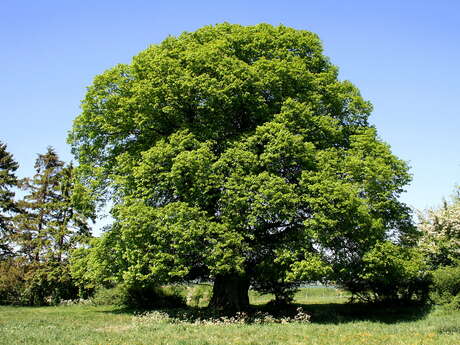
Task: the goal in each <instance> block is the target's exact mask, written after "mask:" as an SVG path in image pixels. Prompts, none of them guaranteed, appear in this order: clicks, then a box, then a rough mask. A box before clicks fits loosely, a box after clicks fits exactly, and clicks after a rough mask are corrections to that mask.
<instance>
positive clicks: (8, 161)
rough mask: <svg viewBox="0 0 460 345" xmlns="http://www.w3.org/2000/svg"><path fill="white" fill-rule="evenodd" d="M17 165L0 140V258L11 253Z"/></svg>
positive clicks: (15, 207) (15, 206) (16, 209)
mask: <svg viewBox="0 0 460 345" xmlns="http://www.w3.org/2000/svg"><path fill="white" fill-rule="evenodd" d="M18 167H19V165H18V163H17V162H15V160H14V159H13V156H12V154H11V153H9V152H8V151H7V146H6V144H4V143H2V142H0V259H3V258H5V257H7V256H10V255H12V253H13V251H12V248H11V237H12V223H11V218H12V215H13V214H14V213H17V212H18V206H17V203H16V201H15V200H14V196H15V193H14V191H13V190H12V189H13V188H15V187H17V186H18V184H19V180H18V178H17V177H16V175H15V172H16V170H17V169H18Z"/></svg>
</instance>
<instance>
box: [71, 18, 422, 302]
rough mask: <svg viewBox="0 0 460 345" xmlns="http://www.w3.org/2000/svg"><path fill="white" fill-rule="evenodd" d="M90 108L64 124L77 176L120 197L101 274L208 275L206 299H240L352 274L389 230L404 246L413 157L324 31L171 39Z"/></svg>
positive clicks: (242, 30)
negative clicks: (403, 154)
mask: <svg viewBox="0 0 460 345" xmlns="http://www.w3.org/2000/svg"><path fill="white" fill-rule="evenodd" d="M82 109H83V111H82V113H81V114H80V115H79V116H78V117H77V118H76V120H75V122H74V126H73V129H72V131H71V133H70V135H69V142H70V143H71V145H72V148H73V152H74V154H75V156H76V158H77V160H78V161H79V164H80V166H79V173H80V177H81V180H82V181H83V183H85V184H86V185H87V186H88V187H90V188H92V190H93V192H94V193H95V195H98V196H99V199H101V200H102V199H108V198H110V196H112V201H113V202H114V205H115V206H114V208H113V210H112V213H113V216H114V218H115V225H114V226H113V228H112V230H110V231H109V232H107V233H106V234H105V235H104V237H105V238H103V239H102V240H101V242H100V244H99V246H98V249H96V251H100V252H104V249H101V246H103V245H104V244H109V245H110V251H111V258H112V260H111V261H110V262H109V266H110V267H105V268H100V267H96V268H93V269H90V271H92V272H99V273H102V274H108V275H106V276H105V277H103V278H102V279H114V280H118V281H124V282H126V283H127V284H129V285H131V286H133V287H143V286H148V285H150V284H162V283H165V282H177V281H184V280H192V279H197V278H200V279H214V281H215V282H216V284H215V291H214V298H213V299H212V300H211V304H213V305H214V306H220V307H224V308H227V307H229V308H231V307H233V308H236V309H240V308H242V307H244V306H245V305H247V303H248V300H247V297H245V295H246V296H247V289H248V287H249V285H250V284H252V285H253V286H254V287H255V288H257V289H259V290H260V291H263V292H273V293H275V294H276V295H277V299H278V300H289V295H290V294H291V293H292V289H293V288H295V286H296V283H298V282H299V281H316V280H320V279H327V278H329V279H334V280H335V281H337V282H339V283H341V284H347V283H348V282H350V281H352V279H353V278H354V277H356V276H357V275H358V274H360V273H361V272H362V271H363V257H364V256H365V255H366V252H368V251H369V250H371V249H372V248H373V247H374V245H375V244H376V243H378V242H380V241H384V240H387V239H389V237H390V231H391V233H392V234H391V238H393V239H397V241H399V242H400V243H408V242H410V239H411V236H412V233H413V230H414V228H413V226H412V224H411V221H410V215H409V209H408V208H407V207H406V206H405V205H404V204H402V203H401V202H400V201H398V196H399V194H400V193H401V192H402V190H403V187H404V185H406V184H407V183H408V182H409V180H410V176H409V174H408V172H407V166H406V164H405V163H404V162H403V161H401V160H399V159H398V158H397V157H395V156H394V155H393V154H392V153H391V151H390V148H389V146H388V145H386V144H385V143H383V142H382V141H381V140H380V139H379V138H378V137H377V134H376V130H375V129H374V128H373V127H372V126H370V125H369V124H368V121H367V118H368V116H369V114H370V111H371V105H370V104H369V103H368V102H366V101H364V100H363V99H362V97H361V96H360V94H359V91H358V90H357V89H356V88H355V87H354V86H353V85H352V84H351V83H350V82H348V81H340V80H339V79H338V70H337V68H336V67H335V66H334V65H332V64H331V63H330V62H329V60H328V59H327V58H326V57H325V56H324V55H323V54H322V47H321V43H320V41H319V39H318V37H317V36H316V35H315V34H312V33H310V32H307V31H300V30H294V29H291V28H287V27H284V26H278V27H273V26H270V25H266V24H261V25H256V26H250V27H243V26H239V25H231V24H220V25H216V26H213V27H212V26H209V27H204V28H202V29H199V30H197V31H196V32H193V33H184V34H182V35H181V36H179V37H177V38H175V37H169V38H167V39H166V40H165V41H163V42H162V43H161V44H159V45H152V46H151V47H150V48H148V49H146V50H145V51H143V52H141V53H140V54H139V55H137V56H136V57H134V58H133V61H132V63H131V64H129V65H118V66H116V67H114V68H112V69H110V70H108V71H106V72H105V73H103V74H101V75H99V76H97V77H96V78H95V80H94V83H93V85H91V86H90V87H89V89H88V92H87V95H86V97H85V99H84V101H83V104H82ZM109 192H110V193H109ZM108 251H109V250H108V249H106V250H105V252H108ZM90 256H91V257H92V259H91V260H92V261H91V262H93V263H95V264H96V266H103V265H104V263H108V262H107V261H108V260H107V259H103V260H102V261H100V260H99V261H98V260H97V257H101V255H100V254H97V253H96V254H90ZM93 259H94V260H93ZM82 260H85V259H82ZM113 263H115V267H114V265H113ZM235 291H236V292H235Z"/></svg>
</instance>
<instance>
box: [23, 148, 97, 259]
mask: <svg viewBox="0 0 460 345" xmlns="http://www.w3.org/2000/svg"><path fill="white" fill-rule="evenodd" d="M35 171H36V174H35V175H34V177H33V178H30V179H26V180H25V183H24V188H25V190H26V191H27V192H28V193H27V194H26V196H25V197H24V200H22V201H21V206H22V207H23V209H24V213H23V214H22V215H20V216H19V217H17V222H16V226H17V228H18V234H19V235H18V244H19V246H20V248H21V249H20V250H21V252H22V254H23V255H25V256H26V257H27V258H28V259H29V260H30V261H32V262H37V263H39V262H42V263H43V262H49V261H57V262H61V261H62V260H63V258H64V257H65V256H67V253H68V252H69V250H70V249H71V248H73V247H74V246H75V245H77V243H78V242H80V241H81V240H83V239H84V238H86V237H88V236H90V228H89V225H88V219H89V217H90V215H91V214H90V213H89V212H80V211H79V210H77V207H76V206H75V201H74V199H75V196H74V194H75V193H74V191H75V184H74V176H73V171H74V168H73V166H72V165H71V164H70V165H67V166H66V165H65V164H64V162H63V161H61V160H60V159H59V156H58V155H57V153H56V151H55V150H54V149H53V148H52V147H49V148H48V149H47V152H46V153H45V154H39V155H38V157H37V160H36V162H35Z"/></svg>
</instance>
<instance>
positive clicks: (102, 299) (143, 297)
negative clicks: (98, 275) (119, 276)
mask: <svg viewBox="0 0 460 345" xmlns="http://www.w3.org/2000/svg"><path fill="white" fill-rule="evenodd" d="M91 300H92V303H93V304H95V305H123V306H126V307H129V308H134V309H144V310H148V309H156V308H179V307H185V305H186V304H185V297H183V296H182V295H181V293H180V291H178V290H177V289H175V288H174V287H171V286H166V287H158V286H148V287H128V286H126V285H123V284H120V285H118V286H115V287H113V288H109V289H107V288H100V289H98V290H97V291H96V293H95V294H94V296H93V298H92V299H91Z"/></svg>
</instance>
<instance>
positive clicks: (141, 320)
mask: <svg viewBox="0 0 460 345" xmlns="http://www.w3.org/2000/svg"><path fill="white" fill-rule="evenodd" d="M203 289H204V288H203ZM322 289H323V288H309V289H302V290H301V291H300V292H299V293H298V294H297V295H296V303H299V304H302V305H303V307H304V308H305V310H307V311H308V312H309V313H310V314H311V315H312V318H311V321H312V322H311V323H289V324H278V323H267V324H220V325H216V324H194V323H193V322H182V321H177V320H175V319H173V318H169V317H168V316H162V315H166V314H162V313H153V314H151V315H152V316H149V315H148V317H142V316H138V315H136V314H134V313H132V312H129V311H125V310H123V309H121V308H119V307H114V306H97V307H96V306H83V305H73V306H60V307H40V308H27V307H0V344H5V345H18V344H30V345H42V344H57V345H61V344H62V345H73V344H78V345H86V344H87V345H96V344H101V345H122V344H123V345H134V344H135V345H141V344H142V345H146V344H155V345H156V344H165V345H166V344H170V345H177V344H182V345H185V344H200V345H201V344H288V345H290V344H323V345H329V344H331V345H332V344H334V345H336V344H343V345H351V344H382V345H389V344H391V345H393V344H401V345H406V344H407V345H412V344H420V345H430V344H436V345H438V344H439V345H458V344H460V311H451V310H446V309H442V308H436V309H433V310H431V311H430V310H427V309H420V308H418V309H417V308H411V309H398V310H396V309H392V308H387V309H385V308H373V307H369V306H353V305H346V304H344V303H345V302H346V298H344V296H343V295H342V294H341V293H340V291H339V292H338V291H335V290H333V289H326V290H324V289H323V290H322ZM268 300H270V296H264V295H262V296H260V295H258V294H255V293H252V292H251V302H252V303H254V304H263V303H265V301H268Z"/></svg>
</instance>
